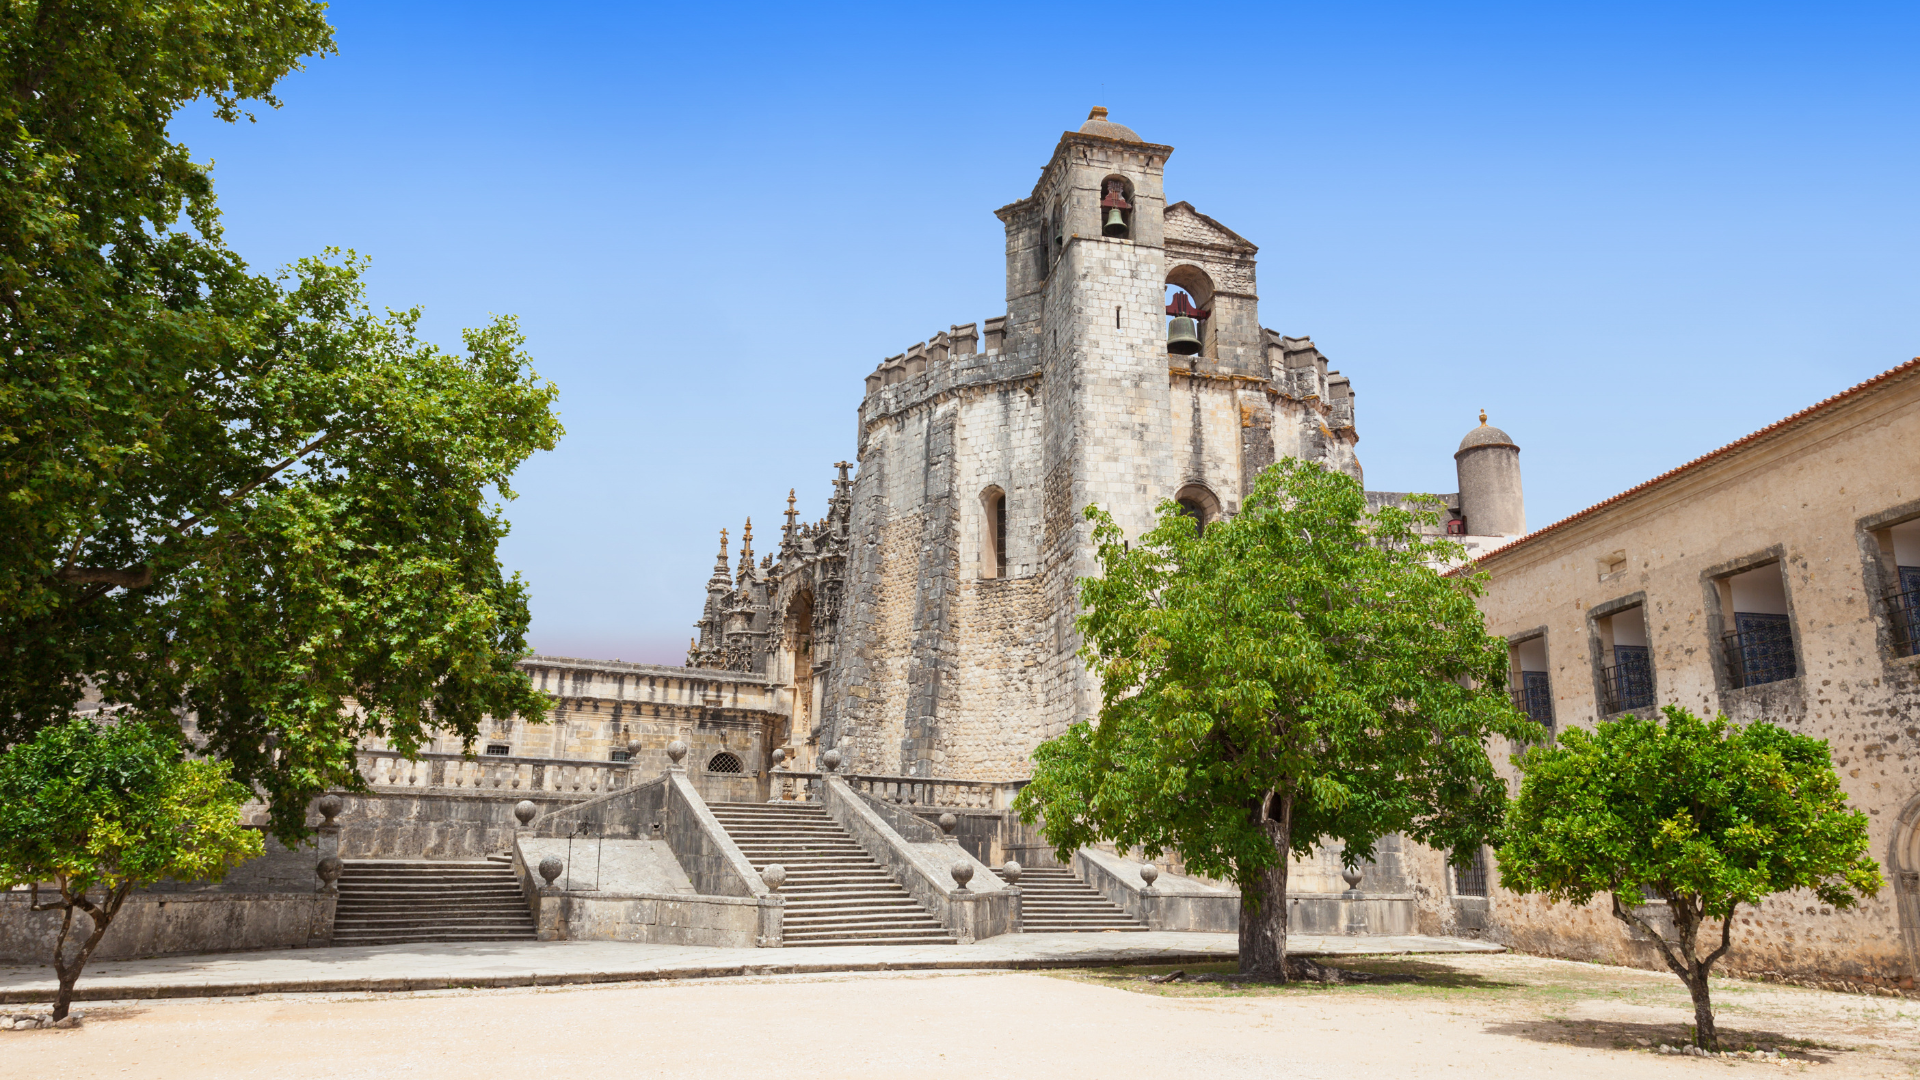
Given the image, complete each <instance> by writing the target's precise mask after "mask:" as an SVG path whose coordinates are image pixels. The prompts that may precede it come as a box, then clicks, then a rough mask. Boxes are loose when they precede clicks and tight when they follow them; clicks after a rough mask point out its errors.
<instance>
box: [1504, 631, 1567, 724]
mask: <svg viewBox="0 0 1920 1080" xmlns="http://www.w3.org/2000/svg"><path fill="white" fill-rule="evenodd" d="M1551 633H1552V631H1551V630H1549V629H1548V628H1547V626H1546V625H1545V624H1544V623H1543V624H1541V625H1539V626H1535V627H1531V628H1529V629H1526V630H1516V631H1514V632H1513V633H1511V634H1508V635H1507V638H1506V640H1507V689H1508V690H1509V691H1511V692H1515V693H1517V692H1519V691H1520V690H1521V689H1523V685H1522V680H1521V678H1520V674H1521V672H1520V654H1519V646H1521V645H1524V644H1526V643H1527V642H1529V641H1536V640H1537V641H1539V642H1540V647H1541V648H1542V649H1545V650H1546V653H1547V672H1546V674H1547V693H1548V694H1549V695H1551V694H1552V693H1553V689H1554V681H1553V639H1552V637H1551V636H1550V635H1551ZM1509 696H1511V694H1509ZM1550 707H1551V706H1550ZM1529 719H1531V717H1529ZM1560 726H1561V725H1560V710H1559V709H1557V708H1555V709H1553V718H1552V721H1551V722H1550V723H1548V724H1547V738H1548V739H1549V740H1551V739H1553V737H1554V736H1556V735H1558V734H1559V733H1560ZM1514 745H1515V746H1516V747H1519V746H1523V745H1530V744H1521V743H1515V744H1514ZM1516 752H1518V751H1517V750H1516Z"/></svg>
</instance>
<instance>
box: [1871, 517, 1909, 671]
mask: <svg viewBox="0 0 1920 1080" xmlns="http://www.w3.org/2000/svg"><path fill="white" fill-rule="evenodd" d="M1873 538H1874V540H1875V541H1876V542H1877V543H1878V545H1879V548H1880V559H1881V563H1882V569H1883V571H1885V574H1886V578H1885V580H1886V582H1887V584H1888V587H1887V588H1886V589H1885V590H1884V591H1883V592H1882V593H1881V596H1880V608H1881V611H1882V612H1883V613H1884V614H1885V615H1886V617H1887V628H1888V630H1889V631H1890V636H1891V637H1892V639H1893V655H1895V656H1914V655H1916V654H1920V519H1915V520H1913V521H1903V522H1901V523H1900V524H1898V525H1893V526H1889V527H1887V528H1884V529H1878V530H1875V531H1874V534H1873Z"/></svg>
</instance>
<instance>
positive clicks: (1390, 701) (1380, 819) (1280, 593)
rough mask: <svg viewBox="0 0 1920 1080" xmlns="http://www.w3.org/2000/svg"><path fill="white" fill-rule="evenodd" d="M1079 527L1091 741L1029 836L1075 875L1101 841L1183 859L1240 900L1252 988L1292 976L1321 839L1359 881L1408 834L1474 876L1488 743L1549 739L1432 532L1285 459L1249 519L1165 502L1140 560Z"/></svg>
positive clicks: (1127, 546) (1055, 758)
mask: <svg viewBox="0 0 1920 1080" xmlns="http://www.w3.org/2000/svg"><path fill="white" fill-rule="evenodd" d="M1087 517H1088V519H1089V520H1091V521H1093V522H1094V523H1095V524H1094V540H1095V542H1096V544H1097V545H1098V554H1099V560H1100V565H1101V568H1102V571H1103V573H1102V574H1101V575H1100V576H1098V577H1091V578H1087V579H1083V580H1082V582H1081V585H1080V601H1081V607H1082V610H1083V614H1082V615H1081V616H1080V618H1079V622H1078V625H1079V628H1080V633H1081V637H1082V640H1083V642H1084V644H1083V647H1082V649H1081V655H1082V656H1083V657H1084V658H1085V660H1086V661H1087V663H1088V664H1089V665H1090V666H1091V668H1092V670H1093V671H1094V672H1095V673H1096V674H1097V675H1098V677H1099V679H1100V684H1101V693H1102V697H1103V704H1102V706H1101V709H1100V714H1099V718H1098V720H1097V722H1091V723H1090V722H1086V721H1082V722H1080V723H1076V724H1074V725H1073V726H1072V727H1071V728H1070V729H1069V730H1068V731H1067V732H1066V733H1065V734H1064V735H1062V736H1061V737H1059V738H1057V739H1053V740H1050V741H1048V742H1047V743H1044V744H1042V745H1041V746H1040V747H1039V748H1038V749H1037V750H1036V751H1035V753H1034V778H1033V782H1032V783H1031V784H1029V785H1028V786H1027V787H1026V788H1025V789H1024V790H1023V791H1022V792H1021V794H1020V797H1019V800H1018V802H1017V804H1016V805H1017V807H1018V808H1019V810H1020V812H1021V816H1022V819H1023V820H1026V821H1029V822H1031V821H1033V820H1035V819H1036V818H1038V817H1041V816H1044V819H1045V821H1044V826H1043V830H1044V835H1045V837H1046V839H1047V842H1048V843H1050V844H1052V845H1053V846H1054V847H1055V848H1056V849H1057V850H1058V851H1059V853H1060V855H1061V856H1062V857H1063V858H1064V857H1066V855H1067V853H1069V852H1071V851H1073V850H1074V849H1077V848H1080V847H1083V846H1086V845H1088V844H1091V843H1094V842H1096V841H1111V842H1113V843H1115V844H1117V845H1118V846H1120V847H1121V848H1123V849H1139V850H1140V851H1142V852H1143V853H1144V854H1145V855H1146V856H1147V857H1148V858H1155V857H1158V856H1159V855H1161V854H1162V853H1164V852H1175V853H1177V854H1178V855H1179V856H1180V858H1181V859H1182V860H1183V861H1184V862H1185V863H1186V865H1187V867H1188V868H1189V869H1190V870H1193V871H1197V872H1199V873H1202V874H1206V875H1209V876H1212V877H1217V878H1222V879H1225V880H1230V881H1232V882H1233V883H1234V884H1235V885H1236V886H1238V887H1239V890H1240V897H1241V910H1240V969H1241V971H1243V972H1245V973H1248V974H1254V975H1260V976H1263V977H1273V978H1281V979H1284V978H1287V977H1288V970H1287V969H1288V964H1287V958H1286V936H1287V902H1286V896H1287V859H1288V856H1289V854H1290V853H1294V852H1298V853H1302V854H1304V853H1306V852H1308V851H1310V850H1311V849H1312V848H1313V847H1314V845H1316V844H1320V843H1323V842H1325V841H1329V840H1338V841H1341V842H1343V843H1344V844H1345V853H1344V855H1343V858H1344V859H1345V860H1346V862H1347V863H1348V865H1353V864H1354V863H1356V862H1358V861H1361V860H1364V859H1368V858H1371V857H1372V855H1373V848H1374V844H1375V843H1376V842H1377V841H1378V840H1379V838H1380V837H1382V836H1385V835H1388V834H1390V833H1402V834H1405V835H1407V836H1410V837H1413V838H1415V839H1417V840H1420V841H1423V842H1425V843H1428V844H1432V845H1434V846H1437V847H1441V848H1444V849H1447V850H1450V851H1453V852H1455V853H1456V856H1455V857H1456V858H1457V859H1460V860H1466V859H1469V858H1471V854H1472V852H1473V851H1474V850H1476V849H1477V848H1478V847H1479V845H1481V844H1482V843H1485V842H1486V841H1487V838H1488V837H1490V836H1491V835H1492V834H1493V832H1494V830H1495V829H1496V828H1497V827H1498V825H1499V823H1500V820H1501V814H1502V812H1503V810H1504V809H1505V802H1506V788H1505V786H1504V785H1503V784H1502V782H1501V780H1500V778H1499V776H1498V775H1497V774H1496V773H1495V772H1494V769H1493V764H1492V762H1491V761H1490V760H1489V759H1488V757H1487V751H1486V743H1487V740H1488V738H1489V737H1490V736H1492V735H1496V734H1498V735H1503V736H1508V737H1513V738H1529V737H1537V736H1538V735H1539V734H1540V732H1539V729H1538V727H1537V726H1536V725H1534V724H1532V723H1530V722H1529V721H1527V720H1525V719H1523V718H1522V717H1521V716H1520V715H1519V714H1518V713H1517V712H1516V711H1515V710H1514V709H1513V707H1512V704H1511V702H1510V700H1509V699H1508V697H1507V695H1506V692H1505V689H1504V687H1505V684H1506V677H1507V676H1506V670H1507V656H1506V648H1505V645H1504V643H1503V642H1500V641H1498V640H1496V639H1493V638H1489V637H1488V636H1487V634H1486V632H1485V629H1484V627H1483V625H1482V623H1481V619H1480V613H1479V610H1478V609H1477V608H1476V607H1475V606H1474V597H1475V596H1477V595H1478V594H1479V591H1480V588H1481V586H1480V582H1479V580H1478V579H1476V578H1472V577H1446V576H1443V575H1441V574H1439V573H1436V572H1435V570H1434V569H1433V567H1434V566H1436V565H1446V564H1450V563H1454V562H1457V561H1458V560H1459V559H1460V557H1461V549H1460V548H1459V546H1458V545H1457V544H1453V543H1450V542H1448V541H1446V540H1444V539H1443V538H1439V537H1435V536H1430V535H1426V534H1424V533H1422V532H1421V531H1420V530H1421V527H1422V526H1426V527H1428V528H1431V527H1432V526H1433V525H1434V524H1435V523H1436V522H1437V515H1435V514H1434V513H1431V512H1426V511H1421V512H1408V511H1406V510H1402V509H1400V508H1397V507H1387V508H1383V509H1381V510H1378V511H1375V512H1373V513H1368V512H1367V506H1366V497H1365V494H1364V492H1362V490H1361V488H1360V485H1359V484H1358V483H1357V482H1356V481H1354V480H1353V479H1352V478H1350V477H1347V476H1345V475H1342V474H1340V473H1336V472H1332V471H1330V470H1327V469H1325V468H1322V467H1320V466H1318V465H1313V464H1308V463H1304V462H1300V461H1296V460H1293V459H1287V460H1284V461H1282V462H1280V463H1278V464H1276V465H1274V466H1272V467H1271V468H1269V469H1268V470H1266V471H1265V472H1264V473H1263V474H1261V476H1260V477H1259V478H1258V480H1257V481H1256V482H1255V484H1254V488H1253V492H1252V494H1251V496H1250V497H1249V498H1248V499H1247V500H1246V505H1245V507H1244V508H1243V509H1242V511H1241V512H1240V514H1239V516H1237V517H1235V518H1233V519H1231V520H1227V521H1221V522H1217V523H1212V524H1208V525H1207V526H1206V527H1205V529H1204V530H1199V529H1196V528H1195V527H1194V522H1193V519H1191V518H1189V517H1185V516H1183V515H1182V514H1181V513H1180V508H1179V507H1178V506H1177V505H1176V504H1174V503H1165V504H1163V505H1162V506H1161V507H1160V520H1159V523H1158V524H1157V525H1156V526H1155V527H1154V528H1153V529H1152V531H1150V532H1148V533H1147V534H1146V535H1144V536H1141V537H1139V538H1137V539H1135V540H1134V541H1133V542H1131V543H1128V542H1127V541H1126V540H1125V539H1123V537H1122V534H1121V531H1120V529H1119V528H1118V527H1117V526H1116V525H1115V524H1114V523H1113V520H1112V519H1111V518H1110V517H1109V516H1108V515H1107V514H1105V513H1104V512H1102V511H1100V510H1099V509H1098V508H1096V507H1089V508H1088V510H1087Z"/></svg>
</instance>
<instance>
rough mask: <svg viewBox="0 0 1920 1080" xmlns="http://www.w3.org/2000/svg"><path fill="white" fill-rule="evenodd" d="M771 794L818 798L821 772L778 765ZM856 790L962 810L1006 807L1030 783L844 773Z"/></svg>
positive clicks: (896, 800) (909, 802) (886, 799)
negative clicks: (779, 767)
mask: <svg viewBox="0 0 1920 1080" xmlns="http://www.w3.org/2000/svg"><path fill="white" fill-rule="evenodd" d="M767 776H768V781H769V787H770V789H771V790H770V796H769V797H770V798H772V799H775V800H783V799H798V800H800V801H803V802H817V801H819V798H820V794H819V793H820V778H821V776H822V774H821V773H818V772H806V771H802V770H799V769H774V770H773V771H772V772H770V773H768V774H767ZM841 779H843V780H845V781H846V782H847V783H848V785H850V786H851V787H852V788H853V789H854V790H855V791H858V792H860V793H861V794H863V795H870V796H872V797H873V798H874V799H876V800H878V801H880V802H886V803H893V804H894V805H896V806H938V807H952V808H954V809H959V810H1005V809H1007V808H1008V807H1010V806H1012V805H1013V797H1014V796H1015V795H1017V794H1019V793H1020V789H1021V788H1023V787H1025V786H1027V781H1025V780H944V779H939V778H935V777H926V776H870V775H866V774H864V773H863V774H860V775H847V776H842V777H841Z"/></svg>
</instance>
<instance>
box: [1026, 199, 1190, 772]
mask: <svg viewBox="0 0 1920 1080" xmlns="http://www.w3.org/2000/svg"><path fill="white" fill-rule="evenodd" d="M1165 288H1166V265H1165V261H1164V258H1163V255H1162V252H1161V250H1160V249H1159V248H1157V247H1150V246H1146V245H1144V244H1135V243H1131V242H1128V241H1121V240H1107V239H1103V238H1098V237H1091V238H1090V237H1079V238H1076V239H1074V240H1072V241H1070V242H1069V243H1068V244H1067V247H1066V257H1065V258H1064V260H1063V261H1062V263H1061V265H1060V266H1059V268H1058V269H1057V270H1056V272H1055V274H1054V278H1053V280H1052V281H1050V282H1049V285H1048V289H1047V293H1046V312H1045V316H1044V318H1043V319H1042V332H1043V334H1044V335H1045V337H1044V339H1043V349H1044V352H1043V355H1044V356H1045V358H1046V359H1045V367H1044V370H1045V378H1046V382H1045V385H1044V387H1043V391H1042V392H1043V394H1044V395H1045V397H1046V422H1047V431H1046V453H1045V461H1046V469H1047V473H1046V477H1045V481H1044V483H1045V495H1044V499H1045V502H1046V517H1045V528H1046V539H1047V545H1048V550H1047V554H1046V556H1045V564H1046V571H1047V573H1046V581H1045V585H1046V587H1047V590H1048V592H1049V596H1048V597H1047V600H1048V603H1049V607H1050V608H1051V611H1050V618H1051V620H1052V623H1053V627H1052V636H1053V639H1054V642H1053V654H1052V656H1051V657H1050V665H1049V666H1050V668H1051V671H1050V673H1049V674H1050V678H1049V680H1048V686H1047V689H1046V699H1045V712H1044V715H1043V718H1042V724H1043V730H1044V731H1045V733H1046V736H1047V737H1052V736H1053V735H1057V734H1059V733H1060V732H1062V731H1065V730H1066V728H1067V726H1068V725H1070V724H1072V723H1073V722H1074V721H1076V720H1080V719H1083V718H1085V717H1087V716H1089V715H1091V714H1092V712H1093V711H1094V710H1095V709H1097V708H1098V702H1099V699H1098V693H1099V691H1098V687H1097V686H1096V685H1095V684H1094V681H1093V679H1092V677H1091V675H1090V674H1089V673H1088V671H1087V669H1086V665H1085V664H1084V663H1083V662H1082V661H1081V660H1080V658H1079V656H1078V655H1077V649H1078V648H1079V639H1078V634H1077V633H1076V632H1075V630H1074V628H1073V616H1074V613H1075V612H1076V611H1077V610H1078V607H1079V605H1078V596H1077V588H1076V585H1077V582H1078V580H1079V579H1080V578H1081V577H1085V576H1090V575H1092V574H1096V573H1098V572H1099V564H1098V562H1097V560H1096V559H1095V557H1094V549H1093V545H1092V533H1091V529H1090V527H1089V526H1088V524H1087V523H1086V521H1085V520H1084V519H1083V518H1082V516H1081V511H1082V509H1083V508H1084V507H1086V506H1088V505H1089V504H1096V505H1098V506H1100V507H1101V508H1102V509H1103V510H1106V511H1107V512H1108V513H1109V514H1111V515H1112V516H1113V519H1114V521H1115V522H1116V523H1117V524H1119V526H1120V527H1121V528H1122V529H1123V530H1124V531H1125V532H1126V534H1127V535H1129V536H1138V535H1140V533H1141V532H1143V531H1144V530H1146V529H1147V528H1149V527H1151V525H1152V522H1153V520H1154V516H1153V510H1154V507H1155V506H1156V505H1157V504H1158V503H1159V502H1160V500H1161V499H1163V498H1166V497H1168V496H1171V495H1172V494H1173V493H1174V492H1175V491H1176V490H1177V489H1178V482H1177V478H1178V475H1179V461H1178V459H1177V458H1176V454H1177V453H1178V451H1177V450H1174V449H1173V446H1172V421H1171V416H1170V414H1171V411H1172V401H1171V395H1170V388H1169V384H1168V378H1167V358H1166V357H1167V352H1166V341H1165V329H1164V322H1165V320H1164V311H1165V297H1164V293H1165ZM1116 311H1117V312H1118V315H1117V317H1116V316H1115V315H1114V313H1115V312H1116ZM1116 322H1117V323H1118V325H1117V326H1116V325H1115V324H1116ZM1170 451H1171V452H1170Z"/></svg>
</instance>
